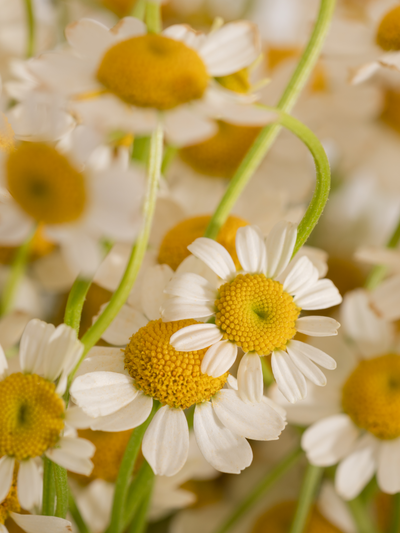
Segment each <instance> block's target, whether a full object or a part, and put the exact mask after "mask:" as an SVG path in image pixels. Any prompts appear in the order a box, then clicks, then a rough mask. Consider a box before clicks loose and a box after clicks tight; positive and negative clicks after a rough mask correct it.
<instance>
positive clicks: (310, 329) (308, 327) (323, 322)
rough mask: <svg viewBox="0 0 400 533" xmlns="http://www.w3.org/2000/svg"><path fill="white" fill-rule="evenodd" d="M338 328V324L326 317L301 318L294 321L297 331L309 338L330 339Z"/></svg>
mask: <svg viewBox="0 0 400 533" xmlns="http://www.w3.org/2000/svg"><path fill="white" fill-rule="evenodd" d="M339 328H340V324H339V322H338V321H337V320H335V319H334V318H330V317H327V316H303V317H301V318H298V319H297V321H296V329H297V331H298V332H299V333H303V334H304V335H310V337H332V336H334V335H337V334H338V329H339Z"/></svg>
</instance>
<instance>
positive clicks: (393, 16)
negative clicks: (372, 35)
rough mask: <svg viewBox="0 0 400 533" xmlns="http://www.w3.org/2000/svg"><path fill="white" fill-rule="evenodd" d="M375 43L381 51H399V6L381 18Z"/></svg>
mask: <svg viewBox="0 0 400 533" xmlns="http://www.w3.org/2000/svg"><path fill="white" fill-rule="evenodd" d="M376 42H377V44H378V45H379V46H380V47H381V48H382V49H383V50H386V51H390V50H400V6H396V7H394V8H393V9H391V10H390V11H389V12H388V13H386V15H385V16H384V17H383V19H382V20H381V22H380V24H379V26H378V31H377V34H376Z"/></svg>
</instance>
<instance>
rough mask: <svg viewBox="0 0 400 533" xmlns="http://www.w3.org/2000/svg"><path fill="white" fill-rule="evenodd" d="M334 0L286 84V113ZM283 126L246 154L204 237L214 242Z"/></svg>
mask: <svg viewBox="0 0 400 533" xmlns="http://www.w3.org/2000/svg"><path fill="white" fill-rule="evenodd" d="M334 7H335V0H321V4H320V10H319V13H318V18H317V21H316V23H315V26H314V29H313V32H312V35H311V37H310V40H309V42H308V44H307V47H306V49H305V50H304V52H303V55H302V57H301V59H300V62H299V63H298V65H297V67H296V70H295V71H294V73H293V75H292V77H291V79H290V81H289V84H288V85H287V87H286V89H285V91H284V93H283V95H282V97H281V99H280V101H279V103H278V106H277V107H278V109H280V110H281V111H284V112H290V111H291V109H292V108H293V106H294V104H295V102H296V100H297V98H298V96H299V94H300V91H301V90H302V89H303V87H304V86H305V84H306V82H307V80H308V78H309V76H310V74H311V72H312V70H313V68H314V66H315V63H316V61H317V59H318V56H319V54H320V51H321V48H322V45H323V43H324V40H325V37H326V34H327V32H328V29H329V24H330V21H331V18H332V15H333V10H334ZM280 129H281V126H280V124H271V125H268V126H265V127H264V128H263V129H262V131H261V133H260V134H259V136H258V137H257V139H256V140H255V141H254V143H253V145H252V147H251V148H250V150H249V151H248V152H247V155H246V157H245V158H244V159H243V161H242V163H241V165H240V166H239V168H238V169H237V171H236V172H235V175H234V176H233V178H232V180H231V182H230V184H229V187H228V188H227V190H226V192H225V194H224V196H223V198H222V200H221V202H220V204H219V206H218V207H217V209H216V211H215V213H214V215H213V216H212V218H211V220H210V223H209V225H208V228H207V230H206V233H205V237H209V238H210V239H215V238H216V237H217V236H218V232H219V230H220V228H221V227H222V225H223V224H224V223H225V221H226V219H227V218H228V216H229V213H230V212H231V210H232V208H233V206H234V205H235V203H236V201H237V199H238V198H239V196H240V195H241V193H242V191H243V189H244V188H245V186H246V185H247V183H248V181H249V180H250V178H251V177H252V175H253V173H254V172H255V171H256V169H257V168H258V166H259V165H260V163H261V161H262V160H263V158H264V156H265V155H266V153H267V152H268V150H269V148H270V147H271V146H272V144H273V142H274V141H275V139H276V137H277V135H278V133H279V131H280Z"/></svg>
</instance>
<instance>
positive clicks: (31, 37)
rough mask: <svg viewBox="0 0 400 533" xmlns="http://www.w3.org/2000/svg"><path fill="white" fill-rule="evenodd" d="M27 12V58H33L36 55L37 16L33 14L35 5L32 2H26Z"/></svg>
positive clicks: (27, 0) (30, 0)
mask: <svg viewBox="0 0 400 533" xmlns="http://www.w3.org/2000/svg"><path fill="white" fill-rule="evenodd" d="M25 12H26V26H27V30H28V31H27V37H26V57H32V56H33V55H34V53H35V33H36V25H35V14H34V12H33V3H32V0H25Z"/></svg>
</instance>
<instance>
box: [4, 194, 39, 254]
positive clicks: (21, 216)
mask: <svg viewBox="0 0 400 533" xmlns="http://www.w3.org/2000/svg"><path fill="white" fill-rule="evenodd" d="M33 224H34V222H33V220H32V219H31V218H30V217H28V216H26V215H25V213H24V212H23V211H22V210H21V209H19V207H17V206H16V205H15V204H14V203H13V202H10V203H4V204H2V205H1V210H0V243H1V245H2V246H19V245H21V244H22V243H23V242H25V241H26V239H27V238H28V236H29V233H30V232H31V231H33Z"/></svg>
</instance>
